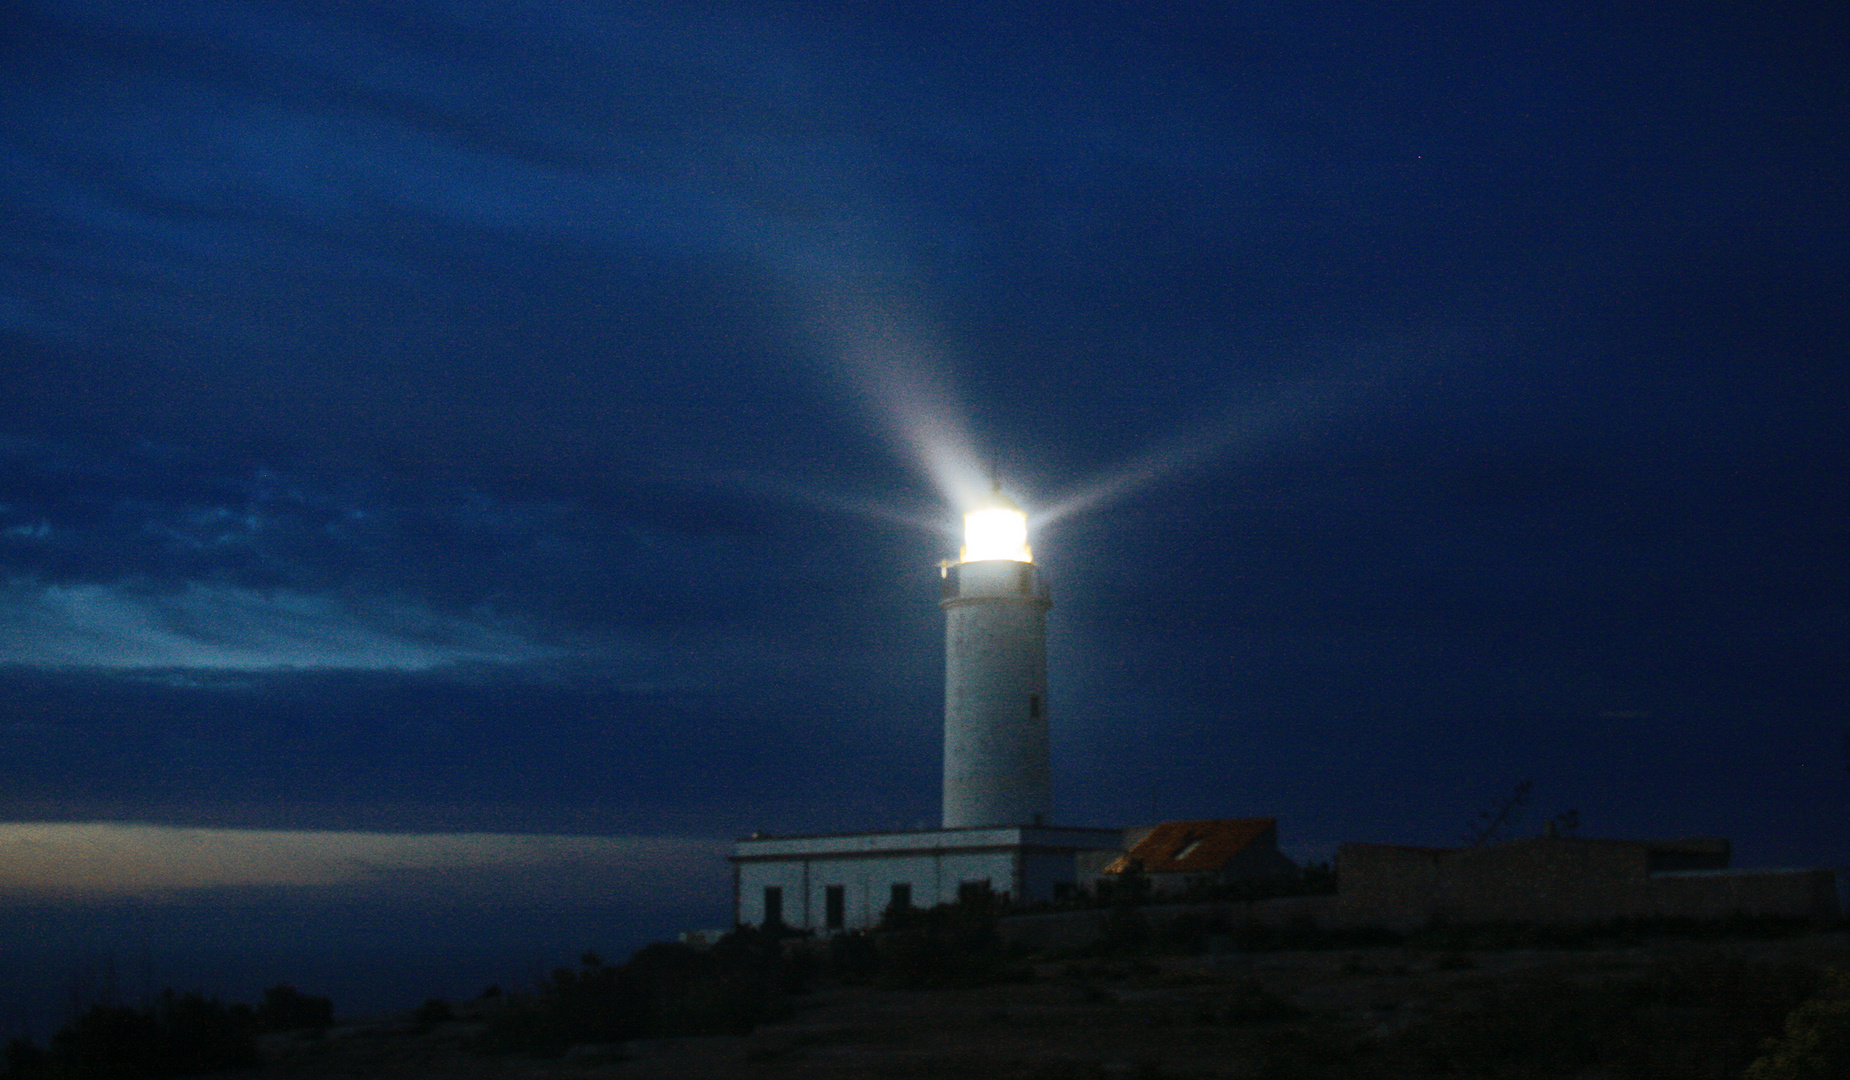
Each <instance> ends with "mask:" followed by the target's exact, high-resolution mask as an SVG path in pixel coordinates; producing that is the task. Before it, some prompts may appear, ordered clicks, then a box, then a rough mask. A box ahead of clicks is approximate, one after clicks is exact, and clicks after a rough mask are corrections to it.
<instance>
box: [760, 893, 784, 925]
mask: <svg viewBox="0 0 1850 1080" xmlns="http://www.w3.org/2000/svg"><path fill="white" fill-rule="evenodd" d="M783 921H784V890H782V889H780V888H778V887H777V886H775V885H767V886H766V887H765V890H764V925H766V926H777V925H780V924H781V923H782V922H783Z"/></svg>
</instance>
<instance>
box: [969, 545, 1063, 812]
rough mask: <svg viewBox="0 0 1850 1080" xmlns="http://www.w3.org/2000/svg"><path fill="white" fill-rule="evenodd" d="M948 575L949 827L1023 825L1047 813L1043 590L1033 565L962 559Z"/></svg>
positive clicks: (1045, 604) (1048, 602)
mask: <svg viewBox="0 0 1850 1080" xmlns="http://www.w3.org/2000/svg"><path fill="white" fill-rule="evenodd" d="M951 570H952V573H953V574H954V575H955V576H954V577H948V578H947V579H946V585H947V589H946V596H945V598H944V601H943V607H944V613H945V638H944V812H943V825H944V827H945V828H947V829H960V828H979V827H983V826H990V825H1027V824H1033V823H1038V822H1041V821H1044V820H1046V818H1047V816H1048V815H1049V814H1051V812H1052V810H1053V785H1052V779H1051V771H1052V770H1051V765H1050V763H1049V757H1048V749H1047V716H1048V702H1047V609H1048V608H1049V607H1051V606H1052V601H1051V600H1050V599H1049V597H1048V592H1047V589H1046V587H1045V585H1044V583H1043V582H1042V581H1041V579H1040V576H1039V572H1038V571H1037V570H1036V569H1035V567H1034V565H1033V564H1032V563H1024V562H1011V561H1008V560H993V561H989V562H973V563H959V564H957V565H956V566H954V567H952V568H951Z"/></svg>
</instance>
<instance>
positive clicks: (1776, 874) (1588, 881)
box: [1335, 837, 1837, 929]
mask: <svg viewBox="0 0 1850 1080" xmlns="http://www.w3.org/2000/svg"><path fill="white" fill-rule="evenodd" d="M1727 858H1728V849H1727V845H1726V841H1718V840H1691V841H1642V840H1589V839H1579V838H1571V837H1533V838H1530V839H1526V840H1515V841H1511V842H1509V843H1505V844H1493V845H1486V846H1483V847H1472V848H1460V849H1452V850H1447V849H1437V848H1410V847H1394V846H1388V845H1376V844H1345V845H1343V846H1342V847H1341V848H1340V849H1339V850H1338V852H1337V880H1338V882H1339V883H1340V886H1341V891H1340V893H1339V894H1338V897H1339V903H1338V905H1337V910H1336V913H1335V915H1336V918H1337V919H1338V920H1339V921H1340V922H1341V923H1343V924H1345V925H1363V924H1375V925H1382V926H1390V927H1395V928H1399V929H1412V928H1415V927H1419V926H1424V925H1427V924H1429V923H1433V922H1476V923H1486V922H1517V923H1588V922H1604V921H1607V920H1611V919H1621V918H1651V917H1686V918H1699V919H1715V918H1726V917H1728V916H1730V915H1734V914H1746V915H1781V916H1789V917H1799V918H1810V917H1820V918H1823V917H1835V914H1836V907H1837V901H1836V892H1835V875H1834V874H1833V873H1832V872H1831V871H1828V870H1823V871H1726V870H1723V869H1721V868H1720V866H1718V865H1717V864H1721V865H1725V864H1726V861H1727ZM1703 864H1706V865H1707V866H1708V867H1710V868H1709V869H1703V870H1675V871H1659V872H1654V870H1656V869H1657V868H1659V867H1663V866H1679V867H1686V866H1691V865H1703Z"/></svg>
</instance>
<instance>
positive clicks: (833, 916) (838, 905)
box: [822, 885, 848, 930]
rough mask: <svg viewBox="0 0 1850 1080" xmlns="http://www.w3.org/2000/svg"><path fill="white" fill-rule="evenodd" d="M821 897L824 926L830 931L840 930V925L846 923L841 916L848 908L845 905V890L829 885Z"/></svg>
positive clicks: (838, 886)
mask: <svg viewBox="0 0 1850 1080" xmlns="http://www.w3.org/2000/svg"><path fill="white" fill-rule="evenodd" d="M822 897H823V899H822V904H823V915H824V917H825V918H826V919H827V923H826V924H825V925H827V926H828V928H829V929H830V930H840V929H841V928H842V923H843V922H845V921H846V919H844V918H843V916H844V915H845V914H846V911H847V906H848V905H847V903H846V900H847V889H845V888H844V887H842V886H840V885H830V886H829V887H828V888H826V889H824V890H823V893H822Z"/></svg>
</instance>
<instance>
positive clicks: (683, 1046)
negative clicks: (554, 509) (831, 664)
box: [250, 933, 1850, 1080]
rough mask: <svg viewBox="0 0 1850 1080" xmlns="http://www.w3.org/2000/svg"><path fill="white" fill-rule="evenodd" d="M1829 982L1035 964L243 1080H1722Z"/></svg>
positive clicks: (1527, 961) (317, 1056) (376, 1045)
mask: <svg viewBox="0 0 1850 1080" xmlns="http://www.w3.org/2000/svg"><path fill="white" fill-rule="evenodd" d="M1827 965H1834V966H1839V967H1850V934H1844V933H1833V934H1816V935H1810V936H1806V937H1797V938H1788V939H1784V940H1763V941H1754V940H1746V941H1725V942H1701V943H1697V942H1674V941H1673V942H1664V943H1659V944H1653V945H1648V946H1641V947H1636V948H1626V949H1607V950H1592V951H1554V950H1549V951H1540V950H1537V951H1496V952H1469V953H1448V952H1435V951H1428V950H1417V949H1403V948H1384V949H1369V950H1346V951H1333V952H1280V953H1252V954H1236V955H1229V956H1220V957H1197V958H1176V959H1160V960H1147V961H1127V962H1106V961H1078V962H1072V963H1043V964H1040V965H1038V966H1037V967H1036V969H1035V972H1034V977H1033V978H1032V979H1030V980H1027V981H1023V982H1018V983H1009V984H1004V985H996V986H986V987H979V988H973V989H964V990H938V991H917V990H911V991H907V990H880V989H874V988H870V987H864V986H842V985H834V986H821V987H818V988H817V989H815V990H813V991H812V992H810V993H808V994H806V995H804V996H803V997H801V998H799V999H798V1007H797V1009H796V1010H795V1011H794V1012H793V1013H792V1014H791V1015H790V1016H788V1017H787V1018H785V1019H784V1020H783V1021H781V1022H779V1023H775V1024H770V1025H766V1026H763V1027H761V1028H759V1029H758V1030H757V1031H755V1032H753V1033H752V1034H750V1035H743V1036H713V1037H700V1038H685V1039H660V1040H647V1041H636V1042H630V1043H624V1044H613V1045H602V1046H579V1047H574V1048H572V1049H571V1050H570V1051H568V1052H567V1053H566V1054H565V1055H564V1056H563V1057H558V1058H550V1059H548V1058H534V1057H519V1056H514V1057H491V1056H486V1055H483V1054H480V1053H477V1052H476V1051H475V1050H474V1049H472V1045H473V1043H474V1041H475V1040H476V1038H477V1037H478V1036H479V1034H480V1032H481V1031H482V1029H483V1026H484V1021H483V1019H482V1013H483V1010H485V1009H488V1008H492V1007H493V1006H492V1004H491V1003H482V1002H475V1003H467V1004H463V1005H458V1006H456V1012H457V1014H458V1018H457V1019H455V1020H452V1021H448V1022H444V1023H441V1024H435V1025H422V1026H421V1025H418V1024H416V1023H414V1022H413V1021H412V1020H411V1019H410V1018H409V1017H408V1016H407V1017H399V1018H383V1019H380V1020H376V1021H373V1022H368V1023H355V1024H348V1025H345V1026H339V1027H336V1028H334V1029H332V1030H330V1031H328V1032H327V1033H326V1034H325V1035H323V1036H320V1037H310V1036H306V1035H278V1036H270V1037H268V1039H267V1041H266V1042H265V1044H264V1046H263V1051H264V1057H265V1061H266V1066H265V1068H264V1069H263V1070H262V1071H261V1072H260V1073H253V1074H250V1075H251V1076H252V1077H263V1078H286V1080H333V1078H346V1077H355V1078H357V1077H369V1078H370V1077H381V1078H383V1077H419V1078H429V1080H445V1078H455V1080H476V1078H480V1080H516V1078H539V1077H561V1078H586V1080H589V1078H609V1080H621V1078H632V1077H633V1078H652V1077H674V1078H676V1080H726V1078H732V1077H770V1078H779V1077H790V1078H803V1080H833V1078H848V1077H934V1078H935V1077H986V1078H1013V1077H1022V1078H1036V1080H1058V1078H1067V1077H1074V1078H1079V1077H1118V1076H1122V1077H1176V1078H1181V1077H1267V1078H1273V1077H1323V1076H1331V1077H1349V1076H1383V1077H1386V1076H1396V1077H1398V1076H1499V1077H1525V1076H1535V1077H1544V1076H1578V1077H1586V1078H1593V1077H1603V1076H1614V1077H1622V1076H1652V1077H1711V1076H1712V1077H1725V1076H1738V1075H1739V1073H1740V1067H1741V1065H1742V1064H1743V1063H1744V1062H1745V1060H1746V1059H1748V1058H1751V1057H1752V1056H1753V1054H1754V1053H1755V1052H1756V1051H1757V1048H1758V1046H1759V1040H1760V1039H1761V1038H1762V1037H1764V1030H1765V1028H1766V1027H1767V1024H1768V1020H1767V1016H1773V1017H1774V1019H1773V1021H1772V1023H1773V1025H1774V1027H1776V1026H1777V1015H1783V1013H1784V1009H1785V1008H1786V1007H1789V1006H1786V1005H1774V1004H1767V1003H1768V1002H1772V1001H1773V999H1775V998H1777V997H1778V995H1779V994H1780V993H1782V992H1787V991H1788V990H1789V987H1790V986H1791V985H1792V983H1793V980H1794V979H1799V980H1802V979H1803V978H1804V977H1805V972H1807V971H1811V970H1816V969H1819V968H1822V967H1824V966H1827ZM1756 1003H1760V1004H1759V1005H1757V1004H1756ZM1756 1010H1758V1011H1756ZM1769 1010H1771V1011H1769ZM1775 1014H1777V1015H1775ZM1756 1025H1758V1026H1756Z"/></svg>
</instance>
